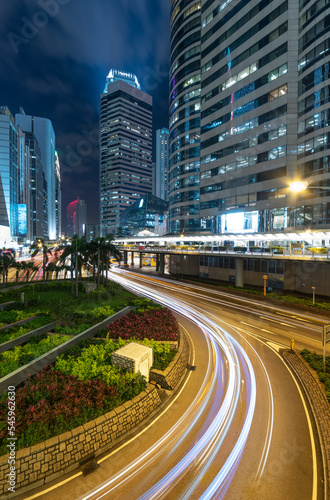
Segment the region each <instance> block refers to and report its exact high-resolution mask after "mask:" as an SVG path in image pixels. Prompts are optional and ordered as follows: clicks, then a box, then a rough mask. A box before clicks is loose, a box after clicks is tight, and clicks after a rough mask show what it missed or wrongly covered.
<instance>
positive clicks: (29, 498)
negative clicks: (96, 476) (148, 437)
mask: <svg viewBox="0 0 330 500" xmlns="http://www.w3.org/2000/svg"><path fill="white" fill-rule="evenodd" d="M180 326H181V327H182V328H183V329H184V330H185V333H186V335H187V336H188V337H189V339H190V342H191V346H192V351H193V355H192V358H193V359H192V363H193V364H195V347H194V344H193V342H192V339H191V336H190V335H189V333H188V332H187V330H186V328H185V327H184V326H183V325H181V324H180ZM191 374H192V372H191V371H189V373H188V376H187V378H186V380H185V382H184V384H183V386H182V387H181V389H180V391H179V392H178V394H177V395H176V396H175V397H174V398H173V400H172V401H171V402H170V403H169V405H167V407H166V408H165V409H164V411H163V412H162V413H161V414H160V415H158V416H157V417H156V418H155V419H154V420H153V421H152V422H151V423H150V424H149V425H148V426H147V427H144V428H143V429H142V431H141V432H139V433H138V434H136V435H135V436H134V437H133V438H131V439H130V440H129V441H126V442H125V443H123V444H122V445H121V446H119V447H118V448H116V449H115V450H113V451H112V452H111V453H109V454H108V455H106V456H105V457H102V458H100V459H99V460H97V462H98V463H99V464H100V463H102V462H104V460H106V459H107V458H109V457H111V456H112V455H114V454H115V453H117V452H118V451H120V450H121V449H122V448H124V447H125V446H127V445H128V444H130V443H131V442H132V441H134V440H135V439H137V438H138V437H140V436H141V434H143V433H144V432H145V431H147V430H148V429H149V428H150V427H152V426H153V425H154V424H155V423H156V422H157V421H158V420H159V419H160V418H161V417H162V416H163V415H164V414H165V413H166V412H167V411H168V410H169V409H170V407H171V406H172V405H173V404H174V403H175V401H176V400H177V399H178V397H179V396H180V395H181V393H182V391H183V389H184V388H185V386H186V385H187V382H188V380H189V378H190V376H191ZM79 476H82V471H81V472H78V473H77V474H75V475H74V476H70V477H68V478H67V479H65V480H64V481H61V482H60V483H57V484H54V486H51V487H50V488H47V489H46V490H43V491H40V492H39V493H36V494H35V495H32V496H31V497H27V498H26V499H25V500H33V499H34V498H38V497H40V496H41V495H44V494H45V493H49V492H50V491H53V490H55V489H57V488H59V487H60V486H63V485H64V484H66V483H68V482H69V481H72V480H73V479H76V478H77V477H79ZM89 493H90V492H88V493H86V495H88V494H89Z"/></svg>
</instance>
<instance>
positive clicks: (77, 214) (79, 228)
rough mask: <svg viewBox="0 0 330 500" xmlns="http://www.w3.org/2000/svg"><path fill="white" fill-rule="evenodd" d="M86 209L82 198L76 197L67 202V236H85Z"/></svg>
mask: <svg viewBox="0 0 330 500" xmlns="http://www.w3.org/2000/svg"><path fill="white" fill-rule="evenodd" d="M86 211H87V208H86V203H85V201H84V200H80V199H79V198H77V199H76V200H74V201H72V202H71V203H69V205H68V206H67V208H66V216H67V218H66V221H67V226H66V229H67V232H66V234H67V236H71V237H72V236H74V235H78V236H79V238H81V237H82V236H85V234H86V224H87V216H86Z"/></svg>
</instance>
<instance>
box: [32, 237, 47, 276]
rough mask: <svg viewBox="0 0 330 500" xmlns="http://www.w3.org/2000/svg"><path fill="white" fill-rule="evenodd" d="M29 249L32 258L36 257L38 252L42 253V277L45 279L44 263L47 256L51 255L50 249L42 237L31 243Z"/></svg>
mask: <svg viewBox="0 0 330 500" xmlns="http://www.w3.org/2000/svg"><path fill="white" fill-rule="evenodd" d="M31 250H33V254H32V258H34V257H36V255H38V254H39V253H41V254H42V279H45V271H46V264H47V262H48V256H49V255H52V251H51V249H50V248H49V247H48V246H47V245H46V243H45V242H44V240H43V239H42V238H38V239H37V240H36V241H35V242H34V243H33V244H32V245H31Z"/></svg>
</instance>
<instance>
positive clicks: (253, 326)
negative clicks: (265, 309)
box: [240, 321, 260, 330]
mask: <svg viewBox="0 0 330 500" xmlns="http://www.w3.org/2000/svg"><path fill="white" fill-rule="evenodd" d="M240 323H242V325H247V326H251V327H252V328H257V329H258V330H260V328H259V327H258V326H255V325H251V324H250V323H245V322H244V321H240Z"/></svg>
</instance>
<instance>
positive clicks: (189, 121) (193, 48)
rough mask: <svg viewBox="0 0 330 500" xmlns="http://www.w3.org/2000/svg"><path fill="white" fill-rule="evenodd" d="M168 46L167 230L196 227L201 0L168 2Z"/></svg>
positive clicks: (198, 176) (197, 211) (198, 168)
mask: <svg viewBox="0 0 330 500" xmlns="http://www.w3.org/2000/svg"><path fill="white" fill-rule="evenodd" d="M170 22H171V46H170V101H169V106H170V136H169V137H170V151H169V156H170V160H169V203H170V210H169V226H170V227H169V230H170V233H184V232H187V233H191V232H199V231H200V230H201V221H200V213H199V198H200V194H199V184H200V94H201V82H200V80H201V67H200V57H201V55H200V52H201V44H200V39H201V2H200V1H199V2H196V0H191V1H187V0H172V5H171V21H170Z"/></svg>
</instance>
